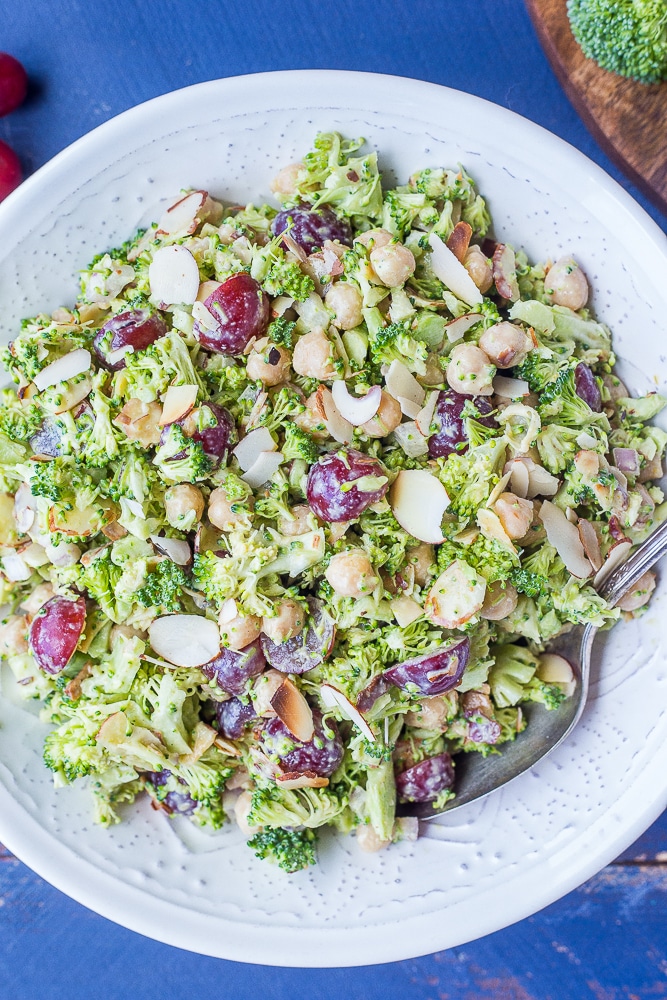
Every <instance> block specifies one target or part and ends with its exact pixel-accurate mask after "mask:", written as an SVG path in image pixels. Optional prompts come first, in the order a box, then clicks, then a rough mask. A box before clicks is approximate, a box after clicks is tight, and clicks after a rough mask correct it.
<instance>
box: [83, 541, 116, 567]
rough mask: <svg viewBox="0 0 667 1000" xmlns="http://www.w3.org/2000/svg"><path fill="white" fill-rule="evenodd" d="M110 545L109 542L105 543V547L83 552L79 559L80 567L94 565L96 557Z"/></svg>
mask: <svg viewBox="0 0 667 1000" xmlns="http://www.w3.org/2000/svg"><path fill="white" fill-rule="evenodd" d="M110 545H111V542H107V544H106V545H98V546H97V548H95V549H88V551H87V552H84V553H83V555H82V556H81V559H80V562H81V565H82V566H90V565H91V563H94V562H95V560H96V559H97V558H98V556H101V555H102V553H103V552H104V551H105V550H106V549H108V548H109V546H110Z"/></svg>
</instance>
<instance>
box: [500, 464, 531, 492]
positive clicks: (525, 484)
mask: <svg viewBox="0 0 667 1000" xmlns="http://www.w3.org/2000/svg"><path fill="white" fill-rule="evenodd" d="M529 462H530V463H531V464H532V465H534V464H535V463H534V462H533V460H532V459H530V458H525V457H524V458H514V459H512V461H511V462H507V463H506V465H505V469H504V471H505V472H509V474H510V489H511V491H512V493H514V495H515V496H517V497H521V498H522V499H523V500H525V499H526V497H527V496H528V489H529V487H530V480H529V478H528V463H529Z"/></svg>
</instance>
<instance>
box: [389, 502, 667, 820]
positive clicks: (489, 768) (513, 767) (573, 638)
mask: <svg viewBox="0 0 667 1000" xmlns="http://www.w3.org/2000/svg"><path fill="white" fill-rule="evenodd" d="M665 554H667V521H665V522H663V524H661V525H660V527H658V528H656V530H655V531H654V532H653V534H651V535H649V537H648V538H647V539H646V541H645V542H643V543H642V544H641V545H640V546H639V547H638V548H637V549H636V550H635V552H633V554H632V555H631V556H630V558H629V559H628V560H626V562H624V563H623V565H622V566H620V567H619V568H618V569H617V570H615V571H614V572H613V573H611V574H610V575H609V577H608V578H607V580H606V581H605V582H604V583H603V584H602V586H601V587H600V589H599V593H600V595H601V596H602V597H604V599H605V600H606V601H608V602H609V604H611V605H612V606H613V605H615V604H616V602H617V601H619V600H620V599H621V598H622V597H623V595H624V594H626V593H627V592H628V591H629V590H631V589H632V587H634V585H635V584H636V583H637V581H638V580H640V579H641V577H642V576H643V575H644V573H646V571H647V570H649V569H650V568H651V567H652V566H654V565H655V564H656V563H657V562H658V560H659V559H661V558H662V556H663V555H665ZM596 632H597V628H596V627H595V625H576V626H575V627H574V628H572V629H571V630H570V631H569V632H567V633H565V634H564V635H562V636H559V637H558V638H557V639H556V640H555V641H554V644H553V646H551V647H550V648H549V652H553V653H560V655H561V656H564V657H565V659H566V660H568V661H569V662H570V664H571V665H572V667H573V670H574V674H575V680H576V684H577V686H576V690H575V693H574V694H573V695H572V697H570V698H567V699H566V700H565V701H564V702H563V703H562V704H561V705H560V706H559V707H558V708H557V709H555V710H553V709H552V710H551V711H549V710H548V709H546V708H544V706H543V705H540V704H536V703H530V704H528V705H522V706H521V708H522V711H523V712H524V713H525V715H526V719H527V722H528V725H527V727H526V730H525V731H524V732H523V733H521V735H520V736H519V737H517V739H516V740H514V741H513V742H512V743H506V744H505V745H504V746H503V747H502V749H501V751H500V753H499V754H492V755H491V756H489V757H482V755H481V754H479V753H461V754H459V755H458V756H457V758H456V785H455V791H456V797H455V798H454V799H452V800H451V801H450V802H448V803H447V805H446V806H445V807H444V809H438V810H434V809H433V806H432V805H431V803H429V802H415V803H407V804H405V805H401V806H399V808H398V813H399V815H401V816H417V817H419V819H433V818H434V817H435V816H441V815H442V813H444V812H449V811H450V810H452V809H456V808H457V807H458V806H463V805H465V804H466V803H467V802H473V801H474V800H475V799H481V798H482V797H483V796H485V795H488V794H489V792H493V791H495V790H496V788H500V787H501V785H505V784H507V782H508V781H511V780H512V779H513V778H516V777H518V776H519V775H520V774H523V773H524V771H527V770H529V768H531V767H533V765H534V764H537V762H538V761H540V760H543V759H544V758H545V757H547V756H548V755H549V754H550V753H552V752H553V751H554V750H555V749H556V747H558V746H560V744H561V743H562V742H563V740H565V739H567V737H568V736H569V735H570V733H571V732H572V730H573V729H574V727H575V726H576V724H577V723H578V722H579V719H580V718H581V716H582V714H583V711H584V708H585V705H586V698H587V696H588V685H589V679H590V667H591V651H592V648H593V640H594V639H595V634H596Z"/></svg>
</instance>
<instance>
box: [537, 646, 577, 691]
mask: <svg viewBox="0 0 667 1000" xmlns="http://www.w3.org/2000/svg"><path fill="white" fill-rule="evenodd" d="M536 673H537V676H538V678H539V680H541V681H544V683H545V684H557V685H558V687H562V688H563V691H564V692H565V697H566V698H570V697H571V696H572V695H573V694H574V692H575V690H576V687H577V682H576V679H575V676H574V670H573V669H572V666H571V664H570V663H569V662H568V661H567V660H566V659H565V657H564V656H561V655H560V654H559V653H542V655H541V656H540V660H539V664H538V667H537V671H536Z"/></svg>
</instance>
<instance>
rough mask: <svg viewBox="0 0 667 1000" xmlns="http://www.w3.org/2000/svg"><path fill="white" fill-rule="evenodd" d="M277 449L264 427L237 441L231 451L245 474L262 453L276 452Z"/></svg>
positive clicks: (269, 433)
mask: <svg viewBox="0 0 667 1000" xmlns="http://www.w3.org/2000/svg"><path fill="white" fill-rule="evenodd" d="M277 449H278V445H277V444H276V442H275V441H274V440H273V438H272V437H271V432H270V431H269V430H268V429H267V428H266V427H257V428H256V430H254V431H250V433H249V434H246V436H245V437H244V438H242V439H241V440H240V441H239V443H238V444H237V445H236V447H235V448H233V449H232V454H233V455H236V460H237V461H238V463H239V465H240V466H241V468H242V469H243V471H244V472H247V471H248V469H250V468H252V466H253V465H254V464H255V462H256V461H257V459H258V458H259V456H260V455H261V454H262V452H264V451H277Z"/></svg>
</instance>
